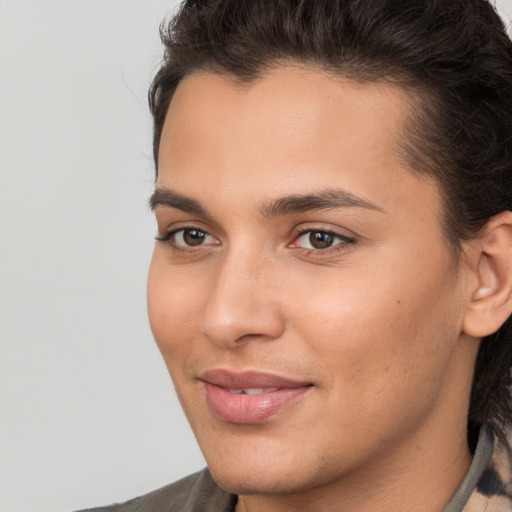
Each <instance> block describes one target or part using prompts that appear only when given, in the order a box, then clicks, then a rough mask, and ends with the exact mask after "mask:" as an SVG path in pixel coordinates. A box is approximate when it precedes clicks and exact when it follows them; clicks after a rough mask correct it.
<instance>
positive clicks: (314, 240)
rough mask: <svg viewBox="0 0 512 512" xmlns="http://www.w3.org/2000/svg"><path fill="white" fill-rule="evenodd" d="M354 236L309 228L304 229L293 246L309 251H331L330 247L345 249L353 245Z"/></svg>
mask: <svg viewBox="0 0 512 512" xmlns="http://www.w3.org/2000/svg"><path fill="white" fill-rule="evenodd" d="M354 243H355V241H354V240H353V239H352V238H349V237H346V236H343V235H340V234H338V233H335V232H333V231H323V230H320V229H308V230H305V231H303V232H302V233H301V234H300V235H299V236H298V237H297V238H296V239H295V241H294V242H293V245H292V247H300V248H302V249H307V250H309V251H312V252H314V251H319V252H325V253H327V252H329V251H328V249H335V248H337V249H340V250H341V249H343V248H346V247H348V246H349V245H353V244H354Z"/></svg>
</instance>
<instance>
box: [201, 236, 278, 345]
mask: <svg viewBox="0 0 512 512" xmlns="http://www.w3.org/2000/svg"><path fill="white" fill-rule="evenodd" d="M273 280H274V279H273V269H272V263H271V261H270V259H269V258H268V257H266V256H265V254H264V252H263V251H260V250H255V249H254V248H253V247H251V246H250V244H249V243H245V244H240V245H238V246H237V247H232V248H230V249H229V250H227V251H226V253H225V255H224V257H223V258H222V260H221V262H220V263H219V266H218V269H217V273H216V275H215V277H214V279H212V280H211V282H210V286H211V288H210V290H209V291H208V292H209V293H208V300H207V304H206V307H205V310H204V312H203V317H202V319H201V326H200V328H201V332H202V333H203V334H204V335H205V336H206V337H207V338H209V339H210V340H211V341H212V342H213V343H215V344H218V345H225V346H235V345H237V344H239V343H240V342H241V341H242V340H248V339H256V338H257V339H273V338H276V337H278V336H279V335H280V333H281V332H282V328H283V325H284V324H283V320H282V317H281V314H280V311H279V306H278V301H277V297H276V296H275V293H274V287H273V286H272V282H273Z"/></svg>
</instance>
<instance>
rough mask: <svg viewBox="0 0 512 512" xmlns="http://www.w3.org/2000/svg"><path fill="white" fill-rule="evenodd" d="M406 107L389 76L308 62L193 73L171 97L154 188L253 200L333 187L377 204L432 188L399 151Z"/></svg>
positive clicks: (408, 100)
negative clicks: (246, 77)
mask: <svg viewBox="0 0 512 512" xmlns="http://www.w3.org/2000/svg"><path fill="white" fill-rule="evenodd" d="M412 104H413V101H412V99H411V97H410V95H409V94H408V93H407V92H405V91H404V90H403V89H401V88H400V87H398V86H396V85H394V84H392V83H383V82H382V83H380V82H379V83H358V82H354V81H351V80H349V79H346V78H342V77H338V76H332V75H329V74H327V73H325V72H322V71H320V70H317V69H304V68H298V67H283V68H278V69H275V70H272V71H269V72H267V73H266V74H263V75H262V76H261V77H260V78H258V79H256V80H254V81H252V82H250V83H243V84H241V83H239V82H237V81H235V80H233V79H232V78H230V77H226V76H221V75H216V74H208V73H197V74H194V75H191V76H189V77H187V78H185V79H184V80H183V81H182V83H181V84H180V85H179V86H178V88H177V90H176V93H175V96H174V98H173V100H172V102H171V105H170V108H169V111H168V115H167V118H166V122H165V125H164V130H163V133H162V140H161V145H160V152H159V180H158V181H159V186H164V187H171V188H173V189H174V190H177V191H178V192H183V193H186V194H188V193H189V192H190V190H191V189H193V190H194V194H196V195H198V196H201V197H197V198H198V199H206V198H207V199H208V201H211V200H212V197H211V193H212V191H213V190H215V191H216V194H218V199H219V200H221V199H222V198H223V197H224V196H225V197H224V199H225V200H226V201H229V202H232V201H233V197H228V195H229V192H230V191H231V192H233V191H236V192H237V194H238V196H240V195H243V196H244V200H245V201H247V200H251V198H253V197H254V198H255V201H260V200H261V199H262V198H263V199H267V198H268V199H272V197H271V195H272V194H274V195H287V194H294V193H296V194H303V193H305V192H308V191H309V190H310V189H311V188H312V187H316V188H326V187H329V186H337V187H341V188H343V189H346V190H348V191H349V192H354V193H355V194H356V195H358V196H360V197H368V198H371V201H372V202H374V203H377V204H379V203H380V205H381V206H382V207H383V208H384V209H385V208H386V206H393V203H400V202H403V196H404V194H405V195H409V196H414V195H416V194H417V193H418V191H417V190H416V188H418V187H420V188H421V187H423V186H425V182H426V183H427V185H428V186H429V187H431V186H432V185H433V184H432V183H431V182H429V181H428V180H427V179H426V178H420V177H419V175H418V174H417V173H413V172H412V170H411V169H410V168H409V167H408V166H407V164H406V162H405V159H403V158H402V157H401V151H402V150H401V143H402V141H403V139H404V130H405V127H406V126H407V124H408V120H409V118H410V117H411V112H412ZM198 183H201V184H203V185H204V186H203V187H201V189H198V188H197V187H195V185H196V184H198ZM248 183H250V186H247V185H248ZM269 183H271V186H268V184H269ZM434 188H435V187H434ZM232 195H233V194H232ZM434 195H435V194H434ZM263 196H266V197H263Z"/></svg>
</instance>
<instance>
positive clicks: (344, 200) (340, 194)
mask: <svg viewBox="0 0 512 512" xmlns="http://www.w3.org/2000/svg"><path fill="white" fill-rule="evenodd" d="M336 208H365V209H367V210H374V211H378V212H383V211H384V210H383V209H382V208H380V207H379V206H377V205H375V204H373V203H371V202H370V201H367V200H366V199H363V198H361V197H357V196H355V195H354V194H351V193H350V192H347V191H346V190H343V189H339V188H334V189H332V188H330V189H325V190H321V191H319V192H315V193H313V194H304V195H291V196H287V197H282V198H279V199H276V200H275V201H272V202H270V203H268V204H264V205H263V206H262V207H261V211H262V213H263V215H264V216H265V217H267V218H272V217H276V216H281V215H290V214H293V213H303V212H308V211H318V210H333V209H336Z"/></svg>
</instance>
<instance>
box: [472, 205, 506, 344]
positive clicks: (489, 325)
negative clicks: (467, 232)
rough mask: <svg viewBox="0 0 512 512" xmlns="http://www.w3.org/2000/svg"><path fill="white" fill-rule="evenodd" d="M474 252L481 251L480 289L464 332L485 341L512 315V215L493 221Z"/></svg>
mask: <svg viewBox="0 0 512 512" xmlns="http://www.w3.org/2000/svg"><path fill="white" fill-rule="evenodd" d="M473 250H476V251H478V254H477V255H476V256H477V265H476V268H475V272H476V274H477V280H476V282H477V286H476V287H475V289H474V290H473V291H472V293H471V300H470V303H469V304H468V308H467V310H466V314H465V317H464V323H463V332H465V333H466V334H469V335H470V336H474V337H478V338H482V337H484V336H488V335H490V334H493V333H494V332H496V331H497V330H498V329H499V328H500V327H501V326H502V325H503V323H505V321H506V320H507V319H508V317H509V316H510V315H511V313H512V212H503V213H501V214H499V215H497V216H496V217H493V218H492V219H491V220H490V221H489V222H488V224H487V226H486V228H485V230H484V231H483V233H482V234H481V235H480V236H479V238H478V240H477V244H476V245H475V246H474V248H473Z"/></svg>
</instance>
